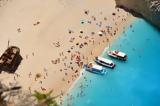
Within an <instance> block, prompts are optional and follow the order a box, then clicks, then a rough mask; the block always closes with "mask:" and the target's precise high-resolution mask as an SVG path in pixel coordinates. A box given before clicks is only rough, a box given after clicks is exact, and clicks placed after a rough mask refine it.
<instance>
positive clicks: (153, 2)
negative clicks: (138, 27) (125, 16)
mask: <svg viewBox="0 0 160 106" xmlns="http://www.w3.org/2000/svg"><path fill="white" fill-rule="evenodd" d="M115 1H116V4H117V7H120V8H123V9H125V10H127V11H129V12H131V13H132V14H133V15H135V16H141V17H144V18H145V19H147V20H148V21H150V22H152V24H154V25H156V26H158V27H159V28H160V0H115Z"/></svg>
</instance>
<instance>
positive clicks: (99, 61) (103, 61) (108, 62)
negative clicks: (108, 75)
mask: <svg viewBox="0 0 160 106" xmlns="http://www.w3.org/2000/svg"><path fill="white" fill-rule="evenodd" d="M95 62H96V63H97V64H99V65H102V66H105V67H109V68H112V69H113V68H114V67H115V66H116V65H115V64H114V62H113V61H112V60H109V59H106V58H103V57H99V56H98V57H96V58H95Z"/></svg>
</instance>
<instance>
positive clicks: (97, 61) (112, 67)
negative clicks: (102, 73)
mask: <svg viewBox="0 0 160 106" xmlns="http://www.w3.org/2000/svg"><path fill="white" fill-rule="evenodd" d="M95 62H96V63H97V64H99V65H101V66H104V67H108V68H111V69H114V67H115V64H114V65H113V66H110V65H107V64H103V63H101V62H100V61H99V60H95Z"/></svg>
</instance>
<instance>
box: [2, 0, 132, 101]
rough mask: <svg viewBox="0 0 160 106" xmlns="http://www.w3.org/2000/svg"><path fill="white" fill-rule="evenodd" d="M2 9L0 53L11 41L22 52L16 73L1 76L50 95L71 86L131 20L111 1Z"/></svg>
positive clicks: (15, 5) (17, 0)
mask: <svg viewBox="0 0 160 106" xmlns="http://www.w3.org/2000/svg"><path fill="white" fill-rule="evenodd" d="M91 3H92V5H90V4H91ZM2 8H3V10H5V11H0V14H3V15H2V17H0V23H1V25H0V28H1V29H2V31H1V32H0V35H1V37H2V39H1V40H0V45H1V46H0V47H1V49H0V52H1V53H3V51H4V50H5V49H6V47H4V44H6V45H7V41H8V40H10V42H11V43H10V45H16V46H18V47H19V48H20V49H21V55H22V57H23V60H22V63H21V64H20V66H19V67H18V70H17V71H16V74H14V75H10V74H9V75H6V74H1V75H0V76H4V77H6V78H7V80H9V81H8V82H12V81H15V82H18V83H19V84H20V85H22V86H23V89H24V90H30V91H31V92H34V90H39V91H42V92H47V91H50V90H53V92H54V96H55V95H59V94H63V92H67V91H68V90H69V89H70V88H71V87H72V86H74V82H75V81H76V80H77V78H79V74H80V69H82V66H83V64H85V63H88V62H89V61H92V60H93V59H94V57H95V56H97V55H100V54H101V52H102V51H103V50H104V48H105V47H106V46H107V44H109V43H112V42H113V41H114V40H115V39H117V37H118V36H120V35H121V33H122V32H123V27H126V25H129V23H130V21H131V20H132V18H133V17H132V16H131V15H130V14H128V13H126V12H124V11H123V10H121V9H116V8H115V1H114V0H109V1H106V0H102V1H101V2H97V1H94V2H93V1H92V0H89V1H85V0H84V1H79V0H78V1H71V2H69V1H63V0H62V1H59V0H58V1H51V0H46V1H45V2H43V1H41V0H35V1H23V2H22V1H20V0H14V1H11V2H10V3H8V4H6V5H5V6H3V7H2ZM108 10H110V11H108ZM12 13H14V14H12ZM73 14H74V15H73ZM130 19H131V20H130ZM128 21H129V22H128ZM102 30H103V31H104V33H103V35H102V36H99V34H98V33H99V32H100V31H102ZM95 48H96V49H95ZM77 57H78V60H77ZM37 74H38V75H40V77H39V78H37V77H36V76H37ZM17 75H18V76H17ZM62 98H63V97H60V99H62Z"/></svg>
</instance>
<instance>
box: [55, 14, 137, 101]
mask: <svg viewBox="0 0 160 106" xmlns="http://www.w3.org/2000/svg"><path fill="white" fill-rule="evenodd" d="M135 19H136V18H135V17H132V16H131V17H129V19H128V20H127V22H125V23H124V24H123V25H121V27H120V28H122V26H123V27H125V28H127V29H128V28H129V26H130V24H131V23H132V22H133V21H134V20H135ZM125 30H126V29H125ZM122 34H123V30H121V31H119V33H117V35H116V36H115V38H113V39H112V40H111V41H110V42H109V43H107V45H106V46H109V44H112V43H113V42H115V40H117V39H118V38H119V37H120V36H121V35H122ZM106 46H105V48H106ZM105 48H104V50H105ZM104 50H103V51H104ZM103 51H102V52H101V53H103ZM82 71H84V69H83V68H82V69H81V73H80V76H79V77H78V78H77V79H76V80H75V81H74V82H73V84H72V85H71V86H70V88H69V89H68V90H67V92H66V93H65V95H64V96H63V98H62V99H63V101H64V100H65V99H66V98H67V95H68V94H70V92H71V91H72V89H73V88H74V86H75V84H76V83H77V82H78V81H79V80H80V79H81V77H83V74H84V73H85V72H84V73H83V72H82ZM82 73H83V74H82ZM64 97H65V98H64ZM57 101H58V103H60V100H59V99H57Z"/></svg>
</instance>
